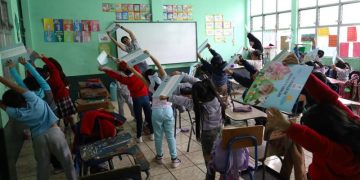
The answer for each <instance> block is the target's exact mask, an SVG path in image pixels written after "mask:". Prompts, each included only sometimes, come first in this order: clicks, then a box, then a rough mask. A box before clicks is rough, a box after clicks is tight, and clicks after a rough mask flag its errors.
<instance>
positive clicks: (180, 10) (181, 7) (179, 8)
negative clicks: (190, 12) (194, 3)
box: [176, 5, 184, 13]
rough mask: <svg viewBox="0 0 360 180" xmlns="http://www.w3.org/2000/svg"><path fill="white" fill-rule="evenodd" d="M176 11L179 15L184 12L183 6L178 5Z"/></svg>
mask: <svg viewBox="0 0 360 180" xmlns="http://www.w3.org/2000/svg"><path fill="white" fill-rule="evenodd" d="M176 11H177V12H178V13H179V12H183V11H184V10H183V6H182V5H177V7H176Z"/></svg>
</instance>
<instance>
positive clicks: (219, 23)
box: [215, 21, 223, 29]
mask: <svg viewBox="0 0 360 180" xmlns="http://www.w3.org/2000/svg"><path fill="white" fill-rule="evenodd" d="M222 25H223V22H221V21H215V29H222V28H223V26H222Z"/></svg>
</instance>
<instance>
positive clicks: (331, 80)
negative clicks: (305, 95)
mask: <svg viewBox="0 0 360 180" xmlns="http://www.w3.org/2000/svg"><path fill="white" fill-rule="evenodd" d="M326 78H327V79H328V81H329V82H330V83H332V84H345V81H340V80H337V79H334V78H330V77H326Z"/></svg>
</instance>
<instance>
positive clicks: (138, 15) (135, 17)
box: [134, 12, 141, 20]
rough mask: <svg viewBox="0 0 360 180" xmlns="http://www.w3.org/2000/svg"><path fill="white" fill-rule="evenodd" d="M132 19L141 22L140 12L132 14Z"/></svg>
mask: <svg viewBox="0 0 360 180" xmlns="http://www.w3.org/2000/svg"><path fill="white" fill-rule="evenodd" d="M134 19H135V20H141V17H140V12H134Z"/></svg>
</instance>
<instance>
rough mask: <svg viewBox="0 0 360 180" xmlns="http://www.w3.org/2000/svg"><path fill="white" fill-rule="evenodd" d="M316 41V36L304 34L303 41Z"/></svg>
mask: <svg viewBox="0 0 360 180" xmlns="http://www.w3.org/2000/svg"><path fill="white" fill-rule="evenodd" d="M313 39H315V34H302V35H301V41H312V40H313Z"/></svg>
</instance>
